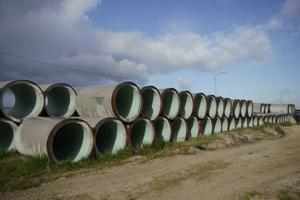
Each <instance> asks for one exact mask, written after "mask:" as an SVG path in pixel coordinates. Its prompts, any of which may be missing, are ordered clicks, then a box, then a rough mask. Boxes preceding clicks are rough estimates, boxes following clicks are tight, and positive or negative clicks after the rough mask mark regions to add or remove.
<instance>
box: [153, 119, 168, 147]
mask: <svg viewBox="0 0 300 200" xmlns="http://www.w3.org/2000/svg"><path fill="white" fill-rule="evenodd" d="M153 125H154V128H155V140H156V141H158V142H162V141H164V142H169V141H170V140H171V133H172V130H171V125H170V122H169V120H168V119H167V118H165V117H158V118H157V119H156V120H155V121H154V122H153Z"/></svg>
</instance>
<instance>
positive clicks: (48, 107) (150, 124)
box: [0, 80, 294, 163]
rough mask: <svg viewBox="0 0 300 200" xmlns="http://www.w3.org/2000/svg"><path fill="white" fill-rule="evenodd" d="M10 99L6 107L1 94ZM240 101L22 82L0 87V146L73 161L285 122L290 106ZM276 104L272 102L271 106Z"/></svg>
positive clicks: (127, 86) (124, 87)
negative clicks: (126, 148)
mask: <svg viewBox="0 0 300 200" xmlns="http://www.w3.org/2000/svg"><path fill="white" fill-rule="evenodd" d="M9 92H10V93H11V94H13V96H14V105H13V106H12V107H10V108H7V106H6V104H5V103H4V97H5V95H7V93H9ZM265 105H269V104H260V105H259V106H260V110H259V112H257V106H258V104H256V103H253V102H252V101H246V100H232V99H229V98H222V97H215V96H213V95H208V96H206V95H205V94H203V93H196V94H192V93H190V92H189V91H181V92H178V91H177V90H176V89H174V88H168V89H162V90H158V89H157V88H156V87H154V86H146V87H143V88H142V89H140V88H139V87H138V86H137V85H136V84H134V83H132V82H124V83H121V84H117V85H113V86H91V87H82V88H73V87H72V86H70V85H68V84H64V83H57V84H52V85H48V86H44V85H42V86H38V85H37V84H35V83H34V82H31V81H27V80H17V81H11V82H5V83H1V84H0V116H1V117H2V118H1V119H0V150H6V151H15V150H17V151H18V152H19V153H21V154H24V155H29V156H44V155H47V156H48V157H49V159H50V160H52V161H53V162H56V163H59V162H60V161H64V160H70V161H73V162H76V161H79V160H81V159H83V158H88V157H90V156H91V155H92V154H94V153H96V154H97V155H103V154H104V153H105V152H111V153H113V154H115V153H117V152H118V151H119V150H121V149H124V148H125V147H127V146H128V147H131V148H132V149H133V150H135V151H136V150H138V149H139V148H141V147H142V146H143V145H152V144H154V143H158V142H162V141H164V142H183V141H185V140H188V139H190V138H196V137H198V136H199V135H211V134H217V133H220V132H226V131H230V130H233V129H235V128H247V127H254V126H259V125H263V124H264V123H266V122H268V123H282V122H290V121H291V118H292V114H293V112H294V111H293V109H294V105H292V104H288V105H287V107H288V109H287V111H285V107H286V105H281V106H282V107H280V106H279V107H278V108H277V107H276V109H277V110H274V109H275V107H274V106H273V104H271V105H269V106H268V108H269V111H273V112H268V113H265V112H261V107H263V106H265ZM274 105H275V104H274ZM275 111H276V112H275Z"/></svg>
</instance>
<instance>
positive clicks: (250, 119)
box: [248, 117, 254, 128]
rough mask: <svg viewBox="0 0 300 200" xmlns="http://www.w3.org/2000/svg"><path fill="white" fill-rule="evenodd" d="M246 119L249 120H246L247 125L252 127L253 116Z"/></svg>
mask: <svg viewBox="0 0 300 200" xmlns="http://www.w3.org/2000/svg"><path fill="white" fill-rule="evenodd" d="M248 121H249V122H248V127H250V128H251V127H253V126H254V120H253V117H249V118H248Z"/></svg>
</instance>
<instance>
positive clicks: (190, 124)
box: [187, 116, 200, 138]
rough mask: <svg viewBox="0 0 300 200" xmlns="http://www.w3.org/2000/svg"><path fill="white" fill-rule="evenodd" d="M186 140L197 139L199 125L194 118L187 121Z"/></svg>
mask: <svg viewBox="0 0 300 200" xmlns="http://www.w3.org/2000/svg"><path fill="white" fill-rule="evenodd" d="M187 128H188V133H187V138H197V137H198V135H199V132H200V125H199V123H198V119H197V117H195V116H191V117H190V118H189V119H188V120H187Z"/></svg>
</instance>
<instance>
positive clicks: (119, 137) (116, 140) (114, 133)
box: [95, 119, 126, 155]
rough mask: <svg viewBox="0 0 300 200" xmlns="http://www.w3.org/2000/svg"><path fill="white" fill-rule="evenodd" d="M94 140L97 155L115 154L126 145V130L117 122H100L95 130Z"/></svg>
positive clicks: (114, 120) (107, 120) (108, 120)
mask: <svg viewBox="0 0 300 200" xmlns="http://www.w3.org/2000/svg"><path fill="white" fill-rule="evenodd" d="M95 139H96V145H95V146H96V151H97V153H100V154H102V155H103V154H104V153H107V152H109V153H112V154H115V153H117V152H118V151H119V150H121V149H124V147H125V145H126V129H125V127H124V125H123V123H122V122H121V121H119V120H116V119H106V120H102V121H101V122H100V123H99V124H98V125H97V126H96V128H95Z"/></svg>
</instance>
